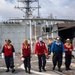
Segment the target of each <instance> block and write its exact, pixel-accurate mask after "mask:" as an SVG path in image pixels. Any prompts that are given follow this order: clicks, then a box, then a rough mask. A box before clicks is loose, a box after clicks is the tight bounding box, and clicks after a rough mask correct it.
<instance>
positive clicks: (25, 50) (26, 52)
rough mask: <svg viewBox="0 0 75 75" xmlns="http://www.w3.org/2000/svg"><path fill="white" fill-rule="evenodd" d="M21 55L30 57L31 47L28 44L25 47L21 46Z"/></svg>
mask: <svg viewBox="0 0 75 75" xmlns="http://www.w3.org/2000/svg"><path fill="white" fill-rule="evenodd" d="M22 54H23V56H30V54H31V47H30V44H28V45H27V47H26V46H25V44H24V43H23V44H22Z"/></svg>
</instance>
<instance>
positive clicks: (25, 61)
mask: <svg viewBox="0 0 75 75" xmlns="http://www.w3.org/2000/svg"><path fill="white" fill-rule="evenodd" d="M24 58H25V60H24V62H23V63H24V68H25V70H27V68H28V70H29V71H30V69H31V64H30V58H31V57H30V56H24Z"/></svg>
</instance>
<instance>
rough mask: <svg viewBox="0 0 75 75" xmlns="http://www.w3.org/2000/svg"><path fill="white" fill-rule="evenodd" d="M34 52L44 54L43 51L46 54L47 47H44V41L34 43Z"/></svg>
mask: <svg viewBox="0 0 75 75" xmlns="http://www.w3.org/2000/svg"><path fill="white" fill-rule="evenodd" d="M34 53H35V54H38V55H41V54H45V53H47V54H48V49H47V48H46V45H45V43H44V42H42V44H40V43H39V42H37V43H36V45H35V50H34Z"/></svg>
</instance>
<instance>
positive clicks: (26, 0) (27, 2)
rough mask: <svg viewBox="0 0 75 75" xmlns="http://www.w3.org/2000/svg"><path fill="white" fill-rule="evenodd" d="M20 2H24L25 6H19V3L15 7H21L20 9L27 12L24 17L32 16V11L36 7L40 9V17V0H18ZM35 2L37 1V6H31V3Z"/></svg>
mask: <svg viewBox="0 0 75 75" xmlns="http://www.w3.org/2000/svg"><path fill="white" fill-rule="evenodd" d="M18 2H19V3H20V2H21V3H23V4H24V6H22V7H21V6H19V4H18V6H17V7H16V6H15V8H17V9H20V10H22V11H23V12H24V13H25V16H24V18H30V16H31V15H32V12H33V11H34V10H35V9H38V17H40V15H39V8H40V6H39V0H18ZM34 2H36V3H37V6H36V7H35V6H34V7H33V6H31V4H32V3H34Z"/></svg>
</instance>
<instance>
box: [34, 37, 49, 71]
mask: <svg viewBox="0 0 75 75" xmlns="http://www.w3.org/2000/svg"><path fill="white" fill-rule="evenodd" d="M34 53H35V54H36V55H37V56H38V65H39V72H41V71H42V69H43V71H46V69H45V66H46V56H47V55H48V49H47V48H46V45H45V43H44V42H43V39H42V37H40V38H39V41H38V42H36V44H35V49H34Z"/></svg>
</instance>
